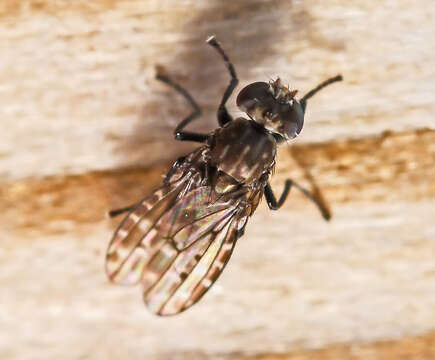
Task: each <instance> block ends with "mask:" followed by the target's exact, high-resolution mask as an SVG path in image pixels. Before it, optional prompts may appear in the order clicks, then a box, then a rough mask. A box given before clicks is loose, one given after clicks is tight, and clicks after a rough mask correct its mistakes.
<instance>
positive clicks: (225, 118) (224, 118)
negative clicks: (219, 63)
mask: <svg viewBox="0 0 435 360" xmlns="http://www.w3.org/2000/svg"><path fill="white" fill-rule="evenodd" d="M207 43H208V44H209V45H211V46H213V47H214V48H215V49H216V50H217V52H218V53H219V54H220V55H221V56H222V58H223V59H224V61H225V65H226V67H227V69H228V71H229V73H230V76H231V80H230V84H229V85H228V87H227V88H226V90H225V92H224V95H223V96H222V100H221V103H220V105H219V108H218V112H217V118H218V122H219V125H220V126H224V125H225V124H226V123H228V122H230V121H232V120H233V118H232V117H231V115H230V114H229V113H228V110H227V108H226V106H225V104H226V103H227V101H228V99H229V97H230V96H231V94H232V93H233V91H234V89H235V87H236V86H237V84H238V83H239V79H237V75H236V70H235V69H234V66H233V64H232V63H231V61H230V59H229V58H228V56H227V54H226V53H225V51H224V50H223V49H222V47H221V45H220V44H219V43H218V41H217V40H216V38H215V37H214V36H210V37H209V38H208V39H207Z"/></svg>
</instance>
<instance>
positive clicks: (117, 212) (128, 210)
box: [109, 204, 139, 217]
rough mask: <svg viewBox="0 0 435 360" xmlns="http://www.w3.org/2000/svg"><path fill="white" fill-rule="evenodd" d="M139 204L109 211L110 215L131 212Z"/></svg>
mask: <svg viewBox="0 0 435 360" xmlns="http://www.w3.org/2000/svg"><path fill="white" fill-rule="evenodd" d="M138 205H139V204H134V205H131V206H127V207H125V208H121V209H115V210H110V211H109V216H110V217H115V216H118V215H121V214H123V213H126V212H130V211H132V210H133V209H134V208H135V207H136V206H138Z"/></svg>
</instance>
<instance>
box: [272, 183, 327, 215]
mask: <svg viewBox="0 0 435 360" xmlns="http://www.w3.org/2000/svg"><path fill="white" fill-rule="evenodd" d="M292 186H294V187H295V188H297V189H299V190H300V191H301V192H302V193H303V194H304V195H305V196H306V197H308V198H309V199H310V200H311V201H312V202H314V204H315V205H316V206H317V207H318V209H319V210H320V213H321V214H322V216H323V218H324V219H325V220H327V221H328V220H329V219H330V218H331V215H330V213H329V210H328V209H327V208H326V207H325V206H324V205H323V204H322V203H321V202H320V201H319V200H318V199H317V198H316V197H315V196H314V195H313V194H312V193H311V192H309V191H308V190H307V189H305V188H303V187H302V186H300V185H299V184H297V183H295V182H294V181H293V180H291V179H287V180H286V181H285V185H284V191H283V192H282V194H281V196H280V198H279V200H278V201H277V200H276V198H275V195H274V194H273V190H272V187H271V186H270V184H269V182H268V183H267V184H266V187H265V188H264V195H265V196H266V200H267V205H269V209H270V210H278V209H279V208H280V207H281V206H282V205H283V204H284V202H285V200H286V199H287V196H288V194H289V192H290V189H291V187H292Z"/></svg>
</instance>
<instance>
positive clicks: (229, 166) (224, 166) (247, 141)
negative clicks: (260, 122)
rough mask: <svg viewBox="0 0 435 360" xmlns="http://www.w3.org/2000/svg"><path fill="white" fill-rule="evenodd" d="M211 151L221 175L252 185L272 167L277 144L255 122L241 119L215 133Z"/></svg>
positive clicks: (213, 160)
mask: <svg viewBox="0 0 435 360" xmlns="http://www.w3.org/2000/svg"><path fill="white" fill-rule="evenodd" d="M210 150H211V151H210V155H211V162H212V164H213V165H214V166H216V167H217V168H218V169H219V170H220V171H222V172H224V173H226V174H228V175H230V176H231V177H233V178H234V179H235V180H237V181H238V182H241V183H251V182H252V181H254V180H256V179H259V178H260V176H261V175H262V174H263V173H264V172H265V171H268V170H269V169H270V167H271V166H272V165H273V163H274V160H275V153H276V142H275V139H274V137H273V136H272V135H270V134H269V133H267V132H266V131H264V130H262V129H259V128H258V127H257V126H256V125H255V124H254V123H253V122H252V121H250V120H247V119H243V118H238V119H236V120H234V121H232V122H230V123H228V125H227V126H225V127H224V128H221V129H218V130H217V131H216V132H215V133H214V135H213V138H212V141H211V144H210Z"/></svg>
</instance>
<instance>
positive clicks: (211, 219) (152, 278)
mask: <svg viewBox="0 0 435 360" xmlns="http://www.w3.org/2000/svg"><path fill="white" fill-rule="evenodd" d="M207 42H208V43H209V44H210V45H211V46H213V47H214V48H215V49H216V50H217V51H218V53H219V54H220V55H221V56H222V58H223V59H224V61H225V64H226V66H227V68H228V70H229V72H230V75H231V82H230V84H229V86H228V88H227V89H226V91H225V93H224V96H223V98H222V101H221V104H220V105H219V109H218V121H219V125H220V127H219V128H218V129H216V130H215V131H213V132H212V133H210V134H199V133H193V132H188V131H184V130H183V129H184V127H185V126H186V125H187V124H188V123H190V122H191V121H192V120H193V119H194V118H196V117H198V116H199V115H200V109H199V107H198V105H197V104H196V102H195V101H194V100H193V99H192V97H191V96H190V95H189V94H188V93H187V91H186V90H184V89H183V88H181V87H180V86H179V85H177V84H175V83H174V82H172V81H171V80H170V79H169V78H167V77H165V76H162V75H158V76H157V78H158V79H159V80H161V81H163V82H165V83H166V84H168V85H169V86H171V87H173V88H174V89H175V90H177V91H179V92H180V93H181V94H182V95H183V96H184V97H185V98H186V99H187V101H189V103H190V104H191V105H192V107H193V109H194V112H193V113H192V114H191V115H189V116H188V117H187V118H186V119H184V120H183V121H182V122H181V123H180V124H179V125H178V126H177V127H176V129H175V131H174V135H175V139H177V140H180V141H196V142H200V143H203V145H202V146H201V147H199V148H197V149H196V150H194V151H193V152H191V153H190V154H188V155H187V156H184V157H181V158H179V159H178V160H177V161H176V162H175V164H174V165H173V166H172V168H171V169H170V171H169V172H168V174H167V175H166V178H165V180H164V181H163V185H162V186H161V187H160V188H158V189H157V190H155V191H154V192H153V193H152V194H151V195H150V196H148V197H146V198H145V199H144V200H142V201H141V202H139V203H138V204H136V205H133V206H129V207H126V208H123V209H118V210H113V211H111V212H110V215H111V216H116V215H118V214H121V213H124V212H128V215H127V216H126V218H125V219H124V220H123V221H122V223H121V225H120V226H119V227H118V229H117V230H116V232H115V234H114V236H113V239H112V241H111V242H110V244H109V248H108V250H107V255H106V271H107V274H108V277H109V279H110V280H111V281H113V282H115V283H121V284H137V283H140V284H141V285H142V289H143V297H144V301H145V303H146V304H147V306H148V307H149V309H150V310H151V311H152V312H154V313H155V314H158V315H173V314H177V313H179V312H182V311H184V310H186V309H187V308H189V307H190V306H191V305H193V304H194V303H196V302H197V301H198V300H199V299H200V298H201V297H202V296H203V295H204V293H205V292H206V291H207V290H208V289H209V288H210V286H211V285H212V284H213V283H214V282H215V281H216V279H217V278H218V276H219V275H220V273H221V272H222V270H223V269H224V267H225V265H226V263H227V262H228V260H229V258H230V256H231V253H232V251H233V249H234V246H235V243H236V241H237V239H238V238H239V237H241V236H242V235H243V232H244V229H245V226H246V223H247V220H248V218H249V217H250V216H251V215H252V214H253V212H254V211H255V209H256V208H257V206H258V203H259V202H260V199H261V198H262V196H263V194H264V195H265V197H266V200H267V203H268V205H269V207H270V208H271V209H273V210H276V209H278V208H279V207H280V206H281V205H282V204H283V203H284V201H285V199H286V197H287V195H288V193H289V190H290V187H291V186H292V185H293V186H295V187H297V188H299V189H300V190H301V191H302V192H304V194H305V195H307V196H308V197H309V198H310V199H311V200H313V201H314V202H315V204H316V205H317V206H318V207H319V209H320V211H321V212H322V215H323V216H324V218H325V219H328V218H329V214H328V212H327V210H326V209H325V208H324V207H323V206H322V205H321V203H320V202H318V201H317V200H316V199H315V198H314V197H313V196H312V195H311V194H310V193H309V192H308V191H307V190H306V189H304V188H302V187H301V186H300V185H298V184H296V183H294V182H293V181H291V180H287V181H286V183H285V188H284V191H283V193H282V195H281V197H280V198H279V200H278V201H277V200H276V198H275V196H274V194H273V192H272V189H271V187H270V185H269V183H268V179H269V176H270V174H271V173H272V171H273V168H274V165H275V155H276V148H277V144H279V143H280V142H282V141H284V140H288V139H292V138H294V137H295V136H297V135H298V134H299V133H300V131H301V130H302V126H303V121H304V113H305V107H306V101H307V100H308V98H310V97H311V96H313V95H314V94H315V93H316V92H317V91H319V90H320V89H321V88H323V87H325V86H327V85H329V84H331V83H333V82H335V81H340V80H341V76H336V77H334V78H331V79H329V80H327V81H325V82H323V83H322V84H320V85H319V86H318V87H316V88H315V89H313V90H312V91H310V92H309V93H308V94H307V95H305V96H304V97H302V98H301V99H300V100H299V101H298V100H296V98H295V95H296V91H290V90H289V89H288V88H287V87H285V86H283V85H282V84H281V82H280V80H279V79H277V80H275V81H271V82H270V83H265V82H256V83H253V84H250V85H248V86H246V87H245V88H244V89H242V91H241V92H240V93H239V95H238V97H237V105H238V106H239V107H240V108H241V109H242V110H243V111H245V112H246V114H247V115H248V118H242V117H241V118H237V119H235V120H233V119H232V117H231V116H230V114H229V113H228V111H227V109H226V107H225V104H226V102H227V100H228V98H229V97H230V95H231V93H232V92H233V90H234V88H235V87H236V85H237V83H238V80H237V77H236V73H235V70H234V67H233V65H232V64H231V62H230V61H229V59H228V57H227V55H226V54H225V52H224V51H223V50H222V48H221V47H220V44H219V43H218V42H217V41H216V39H215V38H214V37H211V38H209V39H208V40H207Z"/></svg>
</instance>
